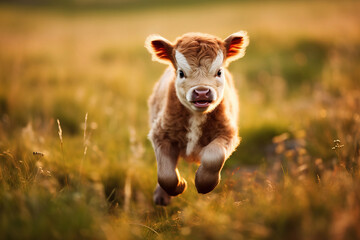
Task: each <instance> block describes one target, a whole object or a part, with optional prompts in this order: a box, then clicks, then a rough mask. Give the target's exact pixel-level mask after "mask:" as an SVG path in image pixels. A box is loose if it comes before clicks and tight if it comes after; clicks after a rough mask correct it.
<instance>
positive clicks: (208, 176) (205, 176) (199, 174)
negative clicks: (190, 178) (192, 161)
mask: <svg viewBox="0 0 360 240" xmlns="http://www.w3.org/2000/svg"><path fill="white" fill-rule="evenodd" d="M219 182H220V172H207V171H205V170H204V169H203V168H202V166H200V167H199V169H198V170H197V171H196V175H195V186H196V189H197V191H198V193H202V194H206V193H209V192H211V191H212V190H214V188H215V187H216V186H217V185H218V184H219Z"/></svg>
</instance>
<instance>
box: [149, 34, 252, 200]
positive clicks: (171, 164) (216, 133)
mask: <svg viewBox="0 0 360 240" xmlns="http://www.w3.org/2000/svg"><path fill="white" fill-rule="evenodd" d="M248 42H249V40H248V37H247V34H246V32H243V31H241V32H237V33H234V34H232V35H230V36H229V37H228V38H226V39H225V40H221V39H219V38H217V37H215V36H211V35H207V34H201V33H188V34H185V35H183V36H181V37H179V38H178V39H177V40H176V41H175V43H171V42H170V41H168V40H166V39H165V38H162V37H161V36H159V35H150V36H149V37H148V38H147V40H146V48H147V49H148V50H149V52H150V53H151V54H152V57H153V60H157V61H159V62H162V63H165V64H168V65H169V67H168V68H167V69H166V71H165V73H164V74H163V76H162V77H161V79H160V80H159V81H158V82H157V83H156V85H155V88H154V90H153V93H152V95H151V97H150V99H149V108H150V125H151V130H150V133H149V139H150V141H151V142H152V145H153V148H154V150H155V155H156V160H157V173H158V184H157V187H156V189H155V192H154V201H155V204H158V205H168V204H169V202H170V198H171V196H176V195H179V194H181V193H182V192H184V191H185V189H186V185H187V184H186V181H185V179H183V178H182V177H181V176H180V174H179V171H178V169H177V162H178V159H179V157H182V158H184V159H186V160H189V161H195V162H199V163H200V167H199V168H198V170H197V172H196V176H195V186H196V188H197V191H198V192H199V193H203V194H205V193H208V192H210V191H212V190H213V189H214V188H215V187H216V185H217V184H218V183H219V181H220V171H221V169H222V167H223V166H224V163H225V160H226V159H227V158H228V157H229V156H230V155H231V153H232V152H233V151H234V150H235V148H236V147H237V146H238V145H239V142H240V140H239V136H238V128H237V118H238V97H237V93H236V90H235V88H234V83H233V80H232V77H231V75H230V73H229V72H228V71H227V70H226V69H225V67H226V66H227V65H228V64H229V63H230V62H231V61H233V60H236V59H238V58H241V57H242V56H244V54H245V48H246V47H247V45H248Z"/></svg>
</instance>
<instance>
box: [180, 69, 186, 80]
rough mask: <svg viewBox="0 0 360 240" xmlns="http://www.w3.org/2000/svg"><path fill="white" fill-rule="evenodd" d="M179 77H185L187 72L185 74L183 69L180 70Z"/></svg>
mask: <svg viewBox="0 0 360 240" xmlns="http://www.w3.org/2000/svg"><path fill="white" fill-rule="evenodd" d="M179 77H180V78H184V77H185V74H184V72H183V70H179Z"/></svg>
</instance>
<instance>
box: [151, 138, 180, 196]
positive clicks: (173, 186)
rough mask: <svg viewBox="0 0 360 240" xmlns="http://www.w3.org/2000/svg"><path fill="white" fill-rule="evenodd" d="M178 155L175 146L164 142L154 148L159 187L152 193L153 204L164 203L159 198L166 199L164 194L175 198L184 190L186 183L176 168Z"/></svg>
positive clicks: (177, 149)
mask: <svg viewBox="0 0 360 240" xmlns="http://www.w3.org/2000/svg"><path fill="white" fill-rule="evenodd" d="M179 153H180V151H179V148H178V147H177V146H176V145H175V144H171V143H166V142H165V143H161V144H158V145H156V146H155V155H156V161H157V171H158V185H159V187H160V188H159V187H157V188H156V190H155V192H154V200H155V203H156V202H159V201H160V202H161V201H164V199H163V200H161V198H167V197H166V195H165V194H164V193H166V194H167V195H168V196H176V195H179V194H181V193H183V192H184V191H185V189H186V186H187V184H186V181H185V179H183V178H182V177H181V176H180V173H179V170H178V169H177V167H176V166H177V162H178V159H179ZM163 191H164V192H163ZM159 198H160V199H159Z"/></svg>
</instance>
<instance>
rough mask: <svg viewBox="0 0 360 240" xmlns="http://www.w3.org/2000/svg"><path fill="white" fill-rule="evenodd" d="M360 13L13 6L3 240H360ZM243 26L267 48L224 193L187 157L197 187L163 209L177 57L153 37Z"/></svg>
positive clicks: (242, 76) (252, 57)
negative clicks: (162, 103)
mask: <svg viewBox="0 0 360 240" xmlns="http://www.w3.org/2000/svg"><path fill="white" fill-rule="evenodd" d="M357 9H359V4H358V3H357V2H355V1H345V2H343V3H341V4H338V3H336V2H322V1H319V2H316V3H307V2H302V1H299V2H294V3H293V2H291V3H290V2H286V1H280V2H278V1H276V2H272V1H261V2H254V3H253V2H243V3H235V2H234V3H229V2H228V3H226V4H218V5H216V4H214V3H213V4H209V5H207V4H204V5H203V6H201V8H200V7H199V8H196V9H194V8H191V7H189V6H187V5H183V6H179V7H176V8H175V7H174V8H172V7H169V8H159V9H155V8H152V9H146V8H140V9H138V10H136V9H132V11H130V12H126V11H123V10H121V9H118V10H116V11H109V12H106V11H101V12H96V11H94V10H92V11H80V12H76V11H72V12H66V13H61V12H60V11H54V9H50V10H47V9H37V8H32V9H31V10H26V9H25V8H17V7H14V6H13V7H4V6H2V7H1V8H0V52H1V54H0V84H1V85H0V232H1V234H2V237H3V238H4V239H359V238H360V231H359V228H358V226H359V225H360V212H359V211H360V210H359V209H360V204H359V203H360V185H359V182H360V181H359V180H360V177H359V163H360V115H359V114H360V88H359V84H358V82H359V79H358V78H359V76H360V70H359V68H358V65H359V63H360V57H359V56H360V55H359V51H360V50H359V46H360V35H359V33H358V29H359V23H360V19H359V18H360V16H359V14H358V11H357ZM210 16H211V17H210ZM214 16H216V17H214ZM164 19H166V21H165V20H164ZM194 19H195V20H196V21H194ZM174 26H176V27H174ZM241 29H245V30H248V31H249V35H250V37H251V43H250V45H249V48H248V50H247V54H246V56H245V57H244V58H243V59H242V60H239V61H238V62H236V63H233V64H232V65H231V66H230V70H231V72H232V73H233V76H234V79H235V80H236V85H237V89H238V92H239V94H240V99H241V116H240V122H239V125H240V135H241V136H242V139H243V140H242V143H241V145H240V147H239V148H238V150H237V151H236V152H235V153H234V154H233V155H232V157H231V158H230V159H229V160H228V162H227V163H226V166H225V169H224V171H223V172H222V182H221V183H220V185H219V186H218V187H217V188H216V189H215V190H214V192H212V193H210V194H207V195H198V194H197V193H196V188H195V186H194V181H193V179H194V173H195V171H196V168H197V166H195V165H191V164H187V163H184V162H180V166H179V168H180V171H181V172H182V175H183V176H184V177H185V178H186V179H187V181H188V184H189V187H188V190H187V191H186V192H185V193H184V194H183V195H181V196H179V197H177V198H174V199H173V201H172V204H171V206H169V207H166V208H164V207H157V206H154V205H153V202H152V193H153V190H154V187H155V185H156V179H157V178H156V162H155V159H154V154H153V150H152V147H151V144H150V143H149V141H148V140H147V138H146V136H147V132H148V115H147V98H148V96H149V95H150V93H151V90H152V86H153V84H154V83H155V81H156V80H157V79H158V78H159V77H160V75H161V72H162V71H163V70H164V66H161V65H160V64H157V63H152V62H151V61H150V59H151V58H150V56H149V54H148V53H147V52H146V50H145V48H144V47H143V41H144V39H145V38H146V36H147V35H148V34H151V33H160V34H162V35H163V36H164V37H166V38H168V39H171V40H173V39H174V38H175V37H176V36H178V35H180V34H182V33H185V32H188V31H201V32H208V33H212V34H215V35H218V36H221V37H226V36H227V35H229V34H230V33H232V32H235V31H238V30H241Z"/></svg>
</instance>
